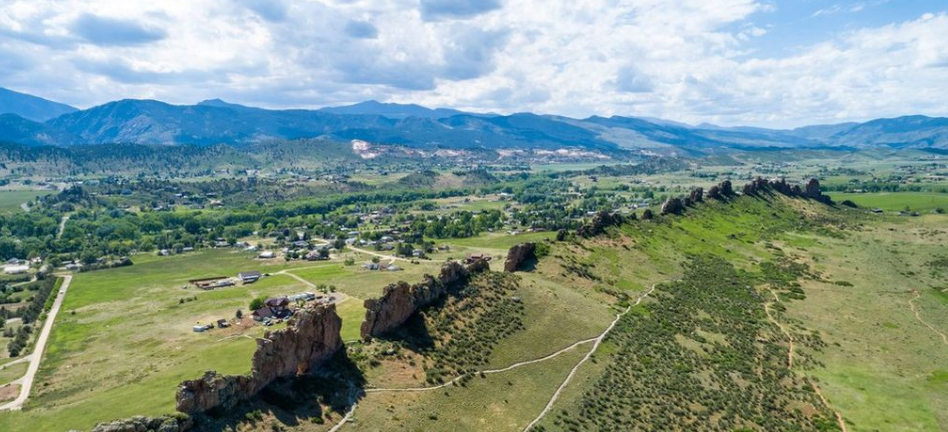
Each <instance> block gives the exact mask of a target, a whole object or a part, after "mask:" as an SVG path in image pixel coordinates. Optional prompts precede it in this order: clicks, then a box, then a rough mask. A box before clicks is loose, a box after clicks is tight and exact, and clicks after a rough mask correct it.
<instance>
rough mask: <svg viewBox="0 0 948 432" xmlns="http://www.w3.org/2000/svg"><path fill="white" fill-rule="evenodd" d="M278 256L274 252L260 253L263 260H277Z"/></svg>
mask: <svg viewBox="0 0 948 432" xmlns="http://www.w3.org/2000/svg"><path fill="white" fill-rule="evenodd" d="M276 256H277V254H276V252H273V251H263V252H260V258H261V259H273V258H276Z"/></svg>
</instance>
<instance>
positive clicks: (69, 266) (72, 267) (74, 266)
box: [66, 263, 82, 271]
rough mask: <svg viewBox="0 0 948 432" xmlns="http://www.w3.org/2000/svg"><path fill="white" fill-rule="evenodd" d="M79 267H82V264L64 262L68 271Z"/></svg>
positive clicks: (77, 269)
mask: <svg viewBox="0 0 948 432" xmlns="http://www.w3.org/2000/svg"><path fill="white" fill-rule="evenodd" d="M81 269H82V264H78V263H69V264H66V270H68V271H79V270H81Z"/></svg>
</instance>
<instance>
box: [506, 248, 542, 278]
mask: <svg viewBox="0 0 948 432" xmlns="http://www.w3.org/2000/svg"><path fill="white" fill-rule="evenodd" d="M536 249H537V245H536V243H520V244H518V245H514V246H513V247H511V248H510V250H509V251H507V260H506V261H504V271H505V272H507V273H513V272H515V271H517V270H519V269H520V267H521V266H523V264H524V263H525V262H527V261H530V260H536V259H537V254H536Z"/></svg>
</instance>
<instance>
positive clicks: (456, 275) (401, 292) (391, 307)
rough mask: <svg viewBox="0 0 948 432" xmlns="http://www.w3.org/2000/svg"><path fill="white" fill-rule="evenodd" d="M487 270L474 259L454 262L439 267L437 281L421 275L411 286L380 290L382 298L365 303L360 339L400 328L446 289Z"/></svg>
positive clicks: (482, 263) (393, 285) (399, 285)
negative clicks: (466, 264) (463, 263)
mask: <svg viewBox="0 0 948 432" xmlns="http://www.w3.org/2000/svg"><path fill="white" fill-rule="evenodd" d="M487 270H490V267H489V265H488V263H487V261H484V260H477V261H474V262H473V263H471V264H469V265H468V266H467V267H465V266H463V265H461V264H460V263H458V262H456V261H449V262H447V263H445V264H444V265H443V266H441V273H440V274H439V275H438V277H437V278H435V277H434V276H430V275H425V280H423V281H422V282H419V283H417V284H414V285H409V284H408V283H406V282H398V283H394V284H391V285H389V286H387V287H385V289H384V290H383V291H382V297H379V298H377V299H368V300H366V301H365V309H366V311H365V321H363V322H362V328H361V334H362V338H363V339H368V338H371V337H374V336H378V335H381V334H384V333H386V332H388V331H391V330H392V329H394V328H396V327H398V326H400V325H402V323H404V322H405V321H406V320H407V319H408V318H409V317H410V316H411V315H412V314H413V313H415V311H417V310H418V309H420V308H423V307H425V306H427V305H429V304H431V303H433V302H434V301H435V300H438V299H439V298H441V297H442V296H444V295H445V293H447V290H448V288H449V287H451V286H453V285H457V284H461V283H465V282H467V280H468V279H469V278H470V277H471V275H472V274H475V273H479V272H482V271H487Z"/></svg>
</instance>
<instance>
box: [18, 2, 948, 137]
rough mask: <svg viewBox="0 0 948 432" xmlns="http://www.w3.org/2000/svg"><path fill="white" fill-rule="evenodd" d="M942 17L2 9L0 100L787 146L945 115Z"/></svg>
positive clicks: (304, 6)
mask: <svg viewBox="0 0 948 432" xmlns="http://www.w3.org/2000/svg"><path fill="white" fill-rule="evenodd" d="M946 40H948V2H945V1H943V0H942V1H933V0H888V1H886V0H865V1H832V0H827V1H824V0H570V1H560V0H297V1H289V0H189V1H187V2H182V1H156V2H150V3H148V4H147V5H146V4H143V3H140V2H127V1H124V0H5V1H3V2H2V3H0V87H7V88H11V89H14V90H18V91H23V92H27V93H32V94H36V95H39V96H43V97H47V98H50V99H53V100H57V101H62V102H65V103H70V104H72V105H76V106H79V107H89V106H93V105H97V104H101V103H105V102H108V101H110V100H115V99H121V98H154V99H160V100H164V101H168V102H171V103H179V104H189V103H195V102H197V101H200V100H202V99H208V98H222V99H225V100H227V101H231V102H236V103H244V104H251V105H258V106H265V107H271V108H296V107H319V106H326V105H338V104H346V103H354V102H359V101H362V100H366V99H377V100H382V101H390V102H403V103H420V104H424V105H429V106H447V107H455V108H459V109H468V110H478V111H493V112H502V113H511V112H519V111H533V112H540V113H551V114H562V115H568V116H574V117H585V116H589V115H594V114H597V115H627V116H649V117H662V118H667V119H672V120H678V121H684V122H689V123H701V122H712V123H718V124H724V125H737V124H746V125H756V126H769V127H792V126H798V125H803V124H813V123H833V122H842V121H852V120H866V119H871V118H877V117H893V116H899V115H906V114H927V115H942V116H944V115H948V101H946V98H944V97H943V95H945V94H948V43H945V42H944V41H946Z"/></svg>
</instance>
